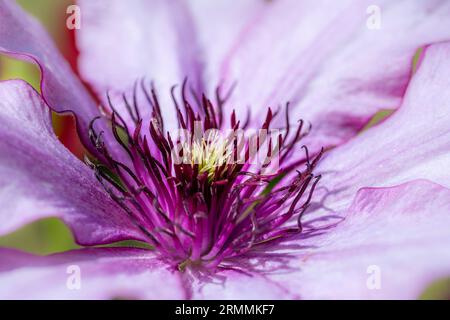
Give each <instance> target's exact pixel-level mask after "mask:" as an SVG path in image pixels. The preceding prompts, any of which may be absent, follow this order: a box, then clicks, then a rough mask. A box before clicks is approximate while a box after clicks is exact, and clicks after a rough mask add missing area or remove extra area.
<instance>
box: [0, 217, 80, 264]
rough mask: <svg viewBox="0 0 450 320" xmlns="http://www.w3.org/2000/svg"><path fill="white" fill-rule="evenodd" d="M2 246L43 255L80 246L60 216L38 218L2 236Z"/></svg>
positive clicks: (0, 240)
mask: <svg viewBox="0 0 450 320" xmlns="http://www.w3.org/2000/svg"><path fill="white" fill-rule="evenodd" d="M0 246H1V247H8V248H15V249H20V250H23V251H26V252H30V253H34V254H41V255H45V254H50V253H55V252H61V251H66V250H71V249H75V248H79V246H78V245H77V244H75V242H74V239H73V236H72V233H71V231H70V230H69V228H68V227H67V226H66V225H65V224H64V223H63V222H62V221H61V220H60V219H58V218H47V219H42V220H38V221H36V222H33V223H31V224H29V225H26V226H25V227H23V228H21V229H19V230H17V231H15V232H13V233H10V234H8V235H6V236H3V237H0Z"/></svg>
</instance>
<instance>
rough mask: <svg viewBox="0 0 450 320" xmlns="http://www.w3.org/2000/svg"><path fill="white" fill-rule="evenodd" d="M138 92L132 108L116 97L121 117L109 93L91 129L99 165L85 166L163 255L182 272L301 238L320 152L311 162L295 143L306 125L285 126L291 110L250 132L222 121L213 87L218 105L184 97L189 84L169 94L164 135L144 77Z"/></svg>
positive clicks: (154, 97)
mask: <svg viewBox="0 0 450 320" xmlns="http://www.w3.org/2000/svg"><path fill="white" fill-rule="evenodd" d="M138 87H139V86H138V83H136V85H135V87H134V92H133V97H132V103H130V102H129V101H131V100H130V99H129V98H128V97H127V96H126V95H125V94H124V95H123V96H122V99H121V106H122V109H123V110H126V111H124V112H118V111H117V110H118V108H117V106H118V105H117V104H115V103H112V101H111V99H110V97H109V96H108V101H109V105H108V107H107V108H106V107H104V109H105V110H106V112H105V116H103V118H96V119H94V120H93V121H92V122H91V126H90V137H91V141H92V143H93V145H94V146H95V147H96V149H97V151H98V155H99V157H100V158H101V162H94V161H88V163H89V165H91V167H92V168H93V169H94V171H95V174H96V176H97V178H98V179H99V181H100V182H101V183H102V184H103V186H104V188H105V190H106V191H107V192H108V193H109V195H110V196H111V198H112V199H113V200H114V201H116V202H117V203H118V204H119V205H120V207H121V208H122V209H123V211H124V214H126V215H127V216H128V218H129V219H130V220H131V221H132V222H133V223H134V224H135V225H136V227H137V228H139V230H141V232H142V234H143V235H144V236H145V237H146V239H147V241H148V243H149V244H151V245H152V246H154V247H155V249H157V250H158V252H159V254H160V255H161V257H162V258H164V259H166V260H167V261H168V262H169V263H171V264H173V265H174V266H176V267H178V269H179V270H185V269H186V268H187V267H189V268H199V267H202V268H205V267H206V268H209V269H216V268H230V267H233V266H234V262H233V261H235V260H236V259H240V258H242V257H245V256H248V255H249V254H252V253H253V254H257V253H261V252H264V251H265V250H268V249H269V248H270V247H272V246H274V245H277V244H279V243H280V242H281V241H286V240H288V239H290V238H291V237H292V236H294V235H297V234H299V233H300V232H302V230H303V226H302V223H301V218H302V215H303V213H304V212H305V210H306V209H307V208H308V206H309V204H310V202H311V199H312V194H313V192H314V189H315V187H316V185H317V183H318V182H319V180H320V176H315V175H314V174H313V170H314V168H315V166H316V164H317V162H318V161H319V159H320V157H321V156H322V154H323V150H321V151H320V152H317V154H316V155H315V156H314V157H313V158H311V159H310V156H309V153H308V149H307V147H306V146H301V147H299V146H298V145H299V141H300V140H301V139H302V138H303V137H304V136H305V135H306V134H307V133H308V131H309V130H303V121H299V122H298V125H297V127H296V129H295V130H291V128H290V127H291V126H290V125H289V122H288V119H289V116H288V114H287V112H288V105H287V106H286V127H285V128H284V130H283V131H282V130H280V129H275V128H271V126H270V125H271V123H272V120H273V119H274V118H275V116H277V113H278V112H277V113H275V114H273V113H272V111H271V109H270V108H269V109H268V111H267V115H266V118H265V120H264V122H263V123H261V124H260V125H259V128H258V129H254V130H250V129H249V124H250V121H249V119H247V120H246V121H245V123H241V122H240V121H239V120H238V119H236V115H235V113H234V111H233V112H232V113H231V115H230V118H229V122H228V124H224V122H225V121H224V118H223V105H224V104H225V103H226V99H224V98H222V97H221V95H220V94H219V90H217V94H216V101H215V103H213V102H212V101H210V100H208V99H207V98H206V97H205V96H203V97H196V96H195V95H192V97H189V98H188V97H187V94H186V82H185V83H184V84H183V87H182V89H181V90H180V95H179V97H176V95H175V91H176V89H175V87H174V88H173V89H172V91H171V93H172V95H171V96H172V99H173V104H174V107H175V112H176V114H177V119H178V129H177V130H176V131H173V132H169V131H165V130H164V121H163V115H162V113H161V107H160V102H159V100H158V97H157V95H156V91H155V90H154V88H153V87H152V86H150V87H147V86H146V85H145V83H144V82H143V81H142V82H141V86H140V89H139V88H138ZM141 98H145V99H144V100H142V99H141ZM142 101H144V102H142ZM145 104H147V105H148V106H147V105H145ZM144 106H145V108H148V109H150V110H151V112H150V115H149V116H142V114H144V112H143V110H145V109H144V108H143V107H144ZM122 109H121V110H122ZM148 109H147V110H148ZM127 119H128V120H127ZM98 120H102V121H104V120H106V121H107V123H109V124H110V126H111V133H112V135H111V136H113V137H114V138H115V140H114V141H107V140H106V139H105V138H104V135H105V134H104V132H97V130H95V128H94V124H95V123H96V121H98ZM117 146H119V147H120V148H117ZM294 168H300V169H301V170H294Z"/></svg>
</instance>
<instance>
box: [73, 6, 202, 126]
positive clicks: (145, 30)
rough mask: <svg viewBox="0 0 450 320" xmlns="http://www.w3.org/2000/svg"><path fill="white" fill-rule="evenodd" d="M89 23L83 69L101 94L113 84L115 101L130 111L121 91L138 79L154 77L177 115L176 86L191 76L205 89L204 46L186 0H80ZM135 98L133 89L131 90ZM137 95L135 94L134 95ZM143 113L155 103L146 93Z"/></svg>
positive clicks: (81, 35)
mask: <svg viewBox="0 0 450 320" xmlns="http://www.w3.org/2000/svg"><path fill="white" fill-rule="evenodd" d="M79 5H80V7H81V12H82V14H83V20H82V23H83V26H82V28H81V29H80V30H79V31H78V33H77V44H78V47H79V49H80V53H81V54H80V60H79V66H80V72H81V73H82V75H83V76H84V77H85V79H86V80H87V81H88V82H90V83H91V84H92V85H93V87H94V88H95V90H96V91H97V93H98V95H99V97H100V98H101V99H103V101H105V100H106V92H107V90H111V95H112V96H113V98H115V99H113V101H114V103H115V104H116V105H115V107H116V108H117V109H119V110H121V111H122V116H123V117H126V111H125V110H126V109H125V108H124V105H123V103H122V102H121V97H120V95H119V94H121V93H122V92H130V91H132V88H133V86H134V84H135V82H136V81H140V80H141V79H143V78H145V79H146V83H147V85H149V84H150V81H151V80H153V81H154V84H155V87H156V88H157V89H158V94H159V98H160V101H161V104H162V106H161V107H162V108H163V114H164V116H166V119H167V120H168V121H169V122H173V120H174V119H175V113H174V112H173V111H174V109H173V103H172V100H171V98H170V88H171V87H172V86H173V85H176V84H178V85H180V84H181V83H182V82H183V79H184V78H185V77H188V78H189V83H190V86H192V88H193V89H194V90H195V91H196V92H201V91H202V78H201V77H202V68H203V66H202V60H201V52H200V51H199V48H198V47H197V44H196V37H195V32H194V29H193V28H194V26H193V23H192V21H191V20H192V18H191V16H190V12H189V10H188V8H187V7H186V4H185V3H184V2H182V1H165V0H155V1H145V0H131V1H127V2H124V1H121V0H113V1H101V0H100V1H99V0H96V1H92V0H89V1H80V2H79ZM129 99H131V94H130V96H129ZM130 101H131V100H130ZM142 103H143V104H144V105H142V104H141V108H140V109H141V110H140V113H141V116H143V117H144V118H148V116H149V115H150V111H151V108H150V107H149V106H148V103H146V102H145V99H144V98H143V97H142Z"/></svg>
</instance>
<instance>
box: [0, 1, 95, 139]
mask: <svg viewBox="0 0 450 320" xmlns="http://www.w3.org/2000/svg"><path fill="white" fill-rule="evenodd" d="M0 53H3V54H8V55H12V56H14V57H16V58H19V59H25V60H28V61H31V62H33V63H36V64H38V65H39V67H40V69H41V72H42V82H41V91H42V95H43V97H44V99H45V101H46V102H47V104H48V105H49V106H50V107H51V108H52V109H54V110H55V111H58V112H64V111H72V112H74V113H75V114H76V116H77V124H78V126H79V127H78V128H79V133H80V137H81V139H82V140H83V142H84V143H85V145H86V146H87V147H88V148H89V146H90V143H89V139H88V125H89V122H90V121H91V120H92V119H93V118H94V117H95V116H97V115H99V111H98V108H97V106H96V103H95V101H94V100H93V99H92V97H91V96H90V95H89V93H88V92H87V91H86V89H85V88H84V87H83V85H82V84H81V82H80V81H79V80H78V78H77V77H76V76H75V74H74V73H73V71H72V70H71V68H70V66H69V64H68V63H67V62H66V61H65V60H64V58H63V57H62V55H61V54H60V53H59V51H58V49H57V48H56V47H55V45H54V43H53V41H52V40H51V39H50V37H49V36H48V34H47V32H46V31H45V30H44V28H43V27H42V26H41V25H40V24H39V23H38V22H37V21H36V20H35V19H34V18H32V17H30V16H29V15H27V14H26V13H24V12H23V10H22V9H21V8H20V7H19V6H18V5H17V4H15V3H14V1H11V0H2V1H0Z"/></svg>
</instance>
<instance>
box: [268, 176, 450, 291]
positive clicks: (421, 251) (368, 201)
mask: <svg viewBox="0 0 450 320" xmlns="http://www.w3.org/2000/svg"><path fill="white" fill-rule="evenodd" d="M345 211H346V212H345V213H343V214H342V215H343V216H345V217H346V219H345V220H344V221H343V222H341V223H339V224H337V226H335V227H334V228H332V229H330V230H328V231H327V232H326V233H324V234H323V235H319V236H316V237H312V238H310V239H304V240H302V241H301V242H298V244H299V245H303V246H304V247H305V248H308V247H309V248H308V249H300V250H299V251H298V253H292V252H291V254H292V255H293V258H291V260H290V263H289V267H290V269H289V270H286V272H285V273H283V272H281V270H278V273H277V274H276V273H274V274H273V275H269V276H268V277H269V278H270V279H271V280H273V281H274V282H277V283H279V284H280V285H282V286H283V287H285V288H286V290H289V291H293V292H298V293H299V294H300V295H301V297H302V298H305V299H364V298H366V299H416V298H418V297H419V295H420V293H421V292H422V291H423V290H424V289H425V288H426V286H427V285H429V284H430V283H431V282H432V281H434V280H436V279H439V278H441V277H446V276H448V275H449V274H450V251H449V250H448V247H449V245H450V229H449V228H448V225H449V223H450V190H449V189H447V188H444V187H442V186H440V185H437V184H434V183H431V182H428V181H425V180H417V181H414V182H409V183H406V184H403V185H400V186H396V187H389V188H365V189H362V190H361V191H359V192H358V194H357V196H356V198H355V200H354V202H353V204H352V205H351V206H350V208H348V209H347V210H345Z"/></svg>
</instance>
